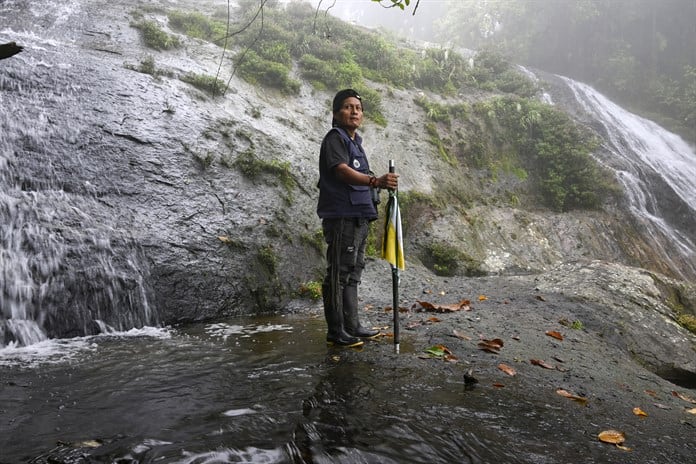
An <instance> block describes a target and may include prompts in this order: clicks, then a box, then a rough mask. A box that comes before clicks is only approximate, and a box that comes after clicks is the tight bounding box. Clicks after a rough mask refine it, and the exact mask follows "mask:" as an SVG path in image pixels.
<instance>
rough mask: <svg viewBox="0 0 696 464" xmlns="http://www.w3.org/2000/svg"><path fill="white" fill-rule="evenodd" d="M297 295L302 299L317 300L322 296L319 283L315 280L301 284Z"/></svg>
mask: <svg viewBox="0 0 696 464" xmlns="http://www.w3.org/2000/svg"><path fill="white" fill-rule="evenodd" d="M297 293H298V295H299V296H300V297H302V298H309V299H311V300H318V299H320V298H321V296H322V292H321V282H319V281H317V280H312V281H311V282H306V283H303V284H301V285H300V288H299V291H298V292H297Z"/></svg>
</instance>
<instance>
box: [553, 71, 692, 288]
mask: <svg viewBox="0 0 696 464" xmlns="http://www.w3.org/2000/svg"><path fill="white" fill-rule="evenodd" d="M562 80H563V81H564V82H565V84H566V85H567V86H568V87H569V88H570V89H571V90H572V92H573V94H574V96H575V99H576V100H577V102H578V103H579V104H580V105H581V107H582V108H583V110H584V111H585V112H586V113H587V114H588V115H590V116H591V117H592V118H593V119H594V120H595V121H596V122H597V123H599V125H600V126H601V131H602V137H603V139H604V149H605V154H603V155H602V154H599V155H598V157H599V158H600V161H601V162H602V163H604V164H605V165H606V166H607V167H609V168H611V169H612V170H614V171H615V172H616V176H617V179H618V180H619V182H620V183H621V185H622V186H623V189H624V191H625V194H626V196H627V200H628V203H629V204H628V206H629V208H630V210H631V212H632V213H633V215H634V216H635V218H636V219H637V221H638V222H639V223H640V224H642V226H643V227H644V229H645V232H646V233H645V235H646V236H647V237H655V238H656V239H655V240H654V244H655V246H656V248H658V249H660V250H662V253H661V255H662V257H663V259H664V260H665V262H667V263H669V264H670V267H671V268H672V269H673V270H674V272H675V273H676V274H678V275H680V276H681V277H683V278H686V279H693V278H694V276H696V245H695V243H696V180H695V179H696V154H695V153H694V150H693V148H691V147H690V146H689V145H688V144H687V143H686V142H685V141H684V140H682V139H681V138H680V137H679V136H677V135H675V134H673V133H671V132H668V131H667V130H665V129H663V128H662V127H660V126H659V125H657V124H655V123H654V122H652V121H649V120H647V119H644V118H641V117H640V116H637V115H635V114H632V113H630V112H628V111H626V110H625V109H623V108H621V107H619V106H618V105H616V104H614V103H613V102H611V101H610V100H608V99H607V98H606V97H604V96H603V95H601V94H600V93H599V92H597V91H596V90H595V89H593V88H592V87H590V86H588V85H586V84H582V83H580V82H577V81H574V80H572V79H569V78H562Z"/></svg>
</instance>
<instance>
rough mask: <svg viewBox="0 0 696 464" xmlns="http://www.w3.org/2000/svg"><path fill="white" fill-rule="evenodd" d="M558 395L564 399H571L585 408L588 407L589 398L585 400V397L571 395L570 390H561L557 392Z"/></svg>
mask: <svg viewBox="0 0 696 464" xmlns="http://www.w3.org/2000/svg"><path fill="white" fill-rule="evenodd" d="M556 393H558V394H559V395H561V396H563V397H564V398H568V399H571V400H573V401H576V402H578V403H580V404H582V405H583V406H586V405H587V398H585V397H584V396H578V395H575V394H573V393H570V392H569V391H568V390H564V389H562V388H559V389H558V390H556Z"/></svg>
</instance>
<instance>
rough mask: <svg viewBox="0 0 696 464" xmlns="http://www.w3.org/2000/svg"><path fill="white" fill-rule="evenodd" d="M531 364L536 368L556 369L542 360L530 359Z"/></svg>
mask: <svg viewBox="0 0 696 464" xmlns="http://www.w3.org/2000/svg"><path fill="white" fill-rule="evenodd" d="M529 362H530V363H532V364H533V365H534V366H541V367H543V368H544V369H555V367H554V366H552V365H551V364H547V363H546V362H545V361H544V360H542V359H530V360H529Z"/></svg>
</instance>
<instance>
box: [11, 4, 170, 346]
mask: <svg viewBox="0 0 696 464" xmlns="http://www.w3.org/2000/svg"><path fill="white" fill-rule="evenodd" d="M72 8H75V6H74V5H73V4H72V3H70V4H65V5H63V7H62V8H59V9H57V11H59V12H60V13H61V14H62V15H70V14H72V13H73V11H72V10H71V9H72ZM60 23H61V21H58V20H56V21H55V22H54V23H53V24H54V25H55V24H60ZM0 37H2V39H3V41H4V40H5V39H7V38H9V39H11V40H17V41H18V42H20V43H22V44H23V45H24V46H25V47H26V50H25V52H24V53H21V54H19V55H17V56H15V57H13V58H12V59H8V60H3V61H2V62H0V65H2V68H3V69H2V73H0V107H1V108H2V111H0V128H2V133H1V137H0V277H1V279H2V280H1V281H0V346H7V345H13V346H25V345H30V344H33V343H36V342H39V341H41V340H44V339H46V338H53V337H73V336H80V335H88V334H95V333H99V332H103V331H106V330H126V329H130V328H133V327H142V326H144V325H156V324H157V316H156V314H155V313H154V311H153V310H152V309H151V308H150V305H149V303H148V293H149V291H148V288H147V285H146V282H147V268H146V267H145V266H144V265H143V254H142V251H141V250H140V249H139V247H138V246H136V245H135V244H134V243H133V240H132V238H131V237H130V235H129V233H128V232H127V231H123V230H119V229H117V228H114V227H113V221H112V220H111V218H110V217H109V208H105V207H104V205H103V204H100V201H102V200H100V198H99V195H98V190H97V189H96V187H95V186H94V185H90V183H89V182H85V183H84V184H83V185H75V184H74V183H72V182H71V180H70V179H66V178H65V177H63V178H61V176H59V175H58V174H57V171H59V170H58V169H56V167H59V166H61V163H62V162H63V159H64V158H65V156H64V155H65V154H66V153H75V152H79V145H80V144H81V143H84V142H83V141H82V140H81V136H82V131H83V130H84V129H85V125H86V122H85V121H82V120H81V119H80V116H79V115H80V110H79V100H80V99H79V92H80V87H79V84H77V83H75V82H74V76H71V75H70V74H69V73H68V72H67V71H68V70H69V69H70V67H71V65H70V64H68V63H66V62H65V61H63V60H64V58H61V59H60V61H57V60H54V59H53V58H55V57H57V56H59V55H58V54H57V53H55V51H56V50H57V49H59V48H62V49H65V48H70V46H71V45H70V43H69V42H65V41H64V42H62V43H61V42H58V41H57V40H55V39H52V38H49V37H37V36H36V35H34V34H33V33H23V32H22V33H20V32H15V31H13V30H9V29H5V30H2V31H1V32H0ZM66 115H75V116H74V117H66ZM71 156H74V155H71ZM80 163H81V164H82V165H83V166H84V168H85V169H90V166H89V160H81V161H80ZM63 170H64V171H65V169H63ZM102 202H103V201H102ZM112 214H113V213H112Z"/></svg>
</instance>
